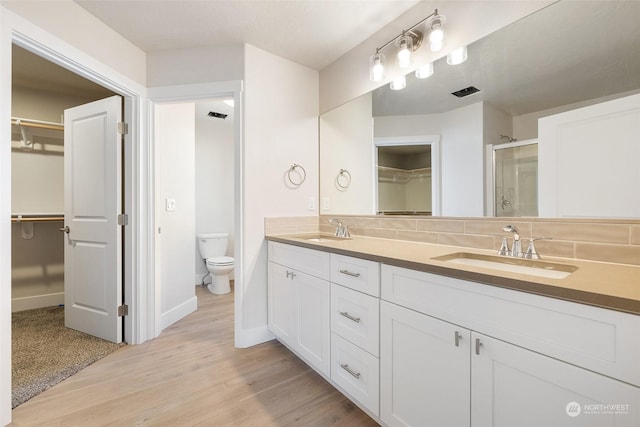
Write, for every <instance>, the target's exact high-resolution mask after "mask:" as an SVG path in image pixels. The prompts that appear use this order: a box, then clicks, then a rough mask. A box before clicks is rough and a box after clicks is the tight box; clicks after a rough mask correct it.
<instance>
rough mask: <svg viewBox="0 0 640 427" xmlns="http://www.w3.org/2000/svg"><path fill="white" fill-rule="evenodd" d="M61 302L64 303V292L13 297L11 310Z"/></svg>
mask: <svg viewBox="0 0 640 427" xmlns="http://www.w3.org/2000/svg"><path fill="white" fill-rule="evenodd" d="M61 304H64V292H56V293H53V294H46V295H34V296H30V297H21V298H13V299H12V300H11V312H14V313H15V312H16V311H24V310H32V309H34V308H42V307H53V306H55V305H61Z"/></svg>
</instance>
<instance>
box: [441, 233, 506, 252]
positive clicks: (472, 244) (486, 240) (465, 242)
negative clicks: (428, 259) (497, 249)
mask: <svg viewBox="0 0 640 427" xmlns="http://www.w3.org/2000/svg"><path fill="white" fill-rule="evenodd" d="M438 243H439V244H441V245H450V246H464V247H466V248H476V249H493V237H492V236H477V235H471V234H454V233H439V234H438Z"/></svg>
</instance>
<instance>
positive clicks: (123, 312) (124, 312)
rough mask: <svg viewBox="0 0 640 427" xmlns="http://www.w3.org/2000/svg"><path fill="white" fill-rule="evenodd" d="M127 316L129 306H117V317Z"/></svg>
mask: <svg viewBox="0 0 640 427" xmlns="http://www.w3.org/2000/svg"><path fill="white" fill-rule="evenodd" d="M128 315H129V306H128V305H127V304H122V305H120V306H118V317H123V316H128Z"/></svg>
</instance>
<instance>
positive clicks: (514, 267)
mask: <svg viewBox="0 0 640 427" xmlns="http://www.w3.org/2000/svg"><path fill="white" fill-rule="evenodd" d="M432 259H434V260H437V261H447V262H451V263H454V264H462V265H469V266H475V267H484V268H490V269H493V270H500V271H506V272H510V273H521V274H528V275H530V276H537V277H546V278H550V279H564V278H565V277H567V276H569V275H570V274H571V273H573V272H574V271H576V270H577V269H578V267H576V266H575V265H568V264H557V263H554V262H548V261H538V260H536V261H533V260H528V259H522V258H511V257H506V256H492V255H481V254H474V253H470V252H456V253H453V254H449V255H443V256H438V257H434V258H432Z"/></svg>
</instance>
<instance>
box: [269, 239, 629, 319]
mask: <svg viewBox="0 0 640 427" xmlns="http://www.w3.org/2000/svg"><path fill="white" fill-rule="evenodd" d="M313 235H317V233H314V234H313ZM305 237H306V238H308V237H310V235H304V234H296V235H271V236H266V239H267V240H270V241H273V242H280V243H288V244H292V245H296V246H301V247H305V248H310V249H316V250H320V251H325V252H331V253H336V254H340V255H347V256H353V257H357V258H364V259H369V260H372V261H377V262H381V263H384V264H389V265H394V266H398V267H405V268H410V269H413V270H418V271H425V272H429V273H434V274H440V275H443V276H449V277H454V278H458V279H463V280H469V281H474V282H479V283H483V284H487V285H492V286H499V287H502V288H508V289H513V290H518V291H523V292H529V293H533V294H538V295H543V296H547V297H552V298H560V299H564V300H568V301H573V302H577V303H581V304H588V305H593V306H597V307H602V308H607V309H611V310H616V311H622V312H626V313H631V314H635V315H640V267H637V266H633V265H626V264H614V263H605V262H596V261H582V260H577V259H568V258H551V257H549V258H546V257H545V258H544V259H543V260H542V261H548V262H553V263H557V264H567V265H572V266H575V267H578V269H577V270H576V271H574V272H573V273H571V274H570V275H569V276H567V277H565V278H563V279H552V278H545V277H538V276H533V275H529V274H522V273H512V272H505V271H500V270H494V269H490V268H484V267H476V266H470V265H460V264H453V263H451V262H448V261H439V260H434V259H433V258H434V257H439V256H443V255H448V254H452V253H456V252H467V253H475V254H482V255H495V252H494V251H486V250H480V249H472V248H465V247H459V246H445V245H435V244H429V243H417V242H409V241H403V240H390V239H380V238H374V237H363V236H354V237H353V238H351V239H346V240H327V241H322V242H314V241H309V240H305ZM542 256H543V257H544V254H542ZM530 262H535V261H530Z"/></svg>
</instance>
